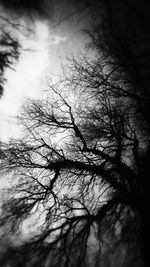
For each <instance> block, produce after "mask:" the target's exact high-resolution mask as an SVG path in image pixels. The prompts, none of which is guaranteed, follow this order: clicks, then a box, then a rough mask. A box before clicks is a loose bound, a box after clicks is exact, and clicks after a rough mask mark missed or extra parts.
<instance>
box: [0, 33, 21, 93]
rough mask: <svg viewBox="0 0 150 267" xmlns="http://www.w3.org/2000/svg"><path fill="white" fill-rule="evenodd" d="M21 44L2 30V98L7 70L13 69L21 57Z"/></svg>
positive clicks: (0, 44) (0, 70)
mask: <svg viewBox="0 0 150 267" xmlns="http://www.w3.org/2000/svg"><path fill="white" fill-rule="evenodd" d="M19 47H20V45H19V43H18V41H17V39H15V38H14V37H12V36H11V35H10V34H9V32H7V31H5V30H4V29H0V96H1V95H2V94H3V89H4V82H5V77H4V74H5V70H6V69H7V68H12V67H13V64H14V62H15V61H16V60H17V59H18V57H19Z"/></svg>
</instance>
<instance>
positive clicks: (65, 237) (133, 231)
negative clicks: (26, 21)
mask: <svg viewBox="0 0 150 267" xmlns="http://www.w3.org/2000/svg"><path fill="white" fill-rule="evenodd" d="M91 5H92V4H91ZM96 7H97V9H95V7H94V9H93V10H94V20H93V21H94V22H93V24H94V25H93V28H91V30H90V31H88V34H89V35H90V36H91V43H90V44H89V47H88V49H91V50H87V51H88V52H89V51H92V56H90V53H89V56H88V54H86V55H85V56H84V55H83V56H81V58H80V59H79V58H78V59H75V58H73V59H72V60H71V62H70V64H69V68H68V70H67V71H66V72H65V73H64V78H63V79H61V81H60V82H58V83H56V84H52V82H49V84H48V85H47V87H48V88H47V91H48V92H47V96H45V98H44V99H43V100H29V101H28V102H27V103H26V105H25V106H24V109H23V112H22V115H21V117H20V122H21V123H22V125H23V126H24V135H23V137H22V138H21V139H20V140H12V141H11V142H10V143H9V145H7V144H3V157H2V159H1V168H4V169H5V170H8V171H9V172H11V175H12V177H13V179H12V181H14V183H13V185H12V189H13V190H12V191H11V192H9V198H8V200H7V201H6V202H5V203H4V204H3V206H2V216H1V219H0V223H1V225H5V226H7V227H8V229H10V231H11V232H12V233H15V232H17V231H18V229H19V230H20V229H21V227H22V225H24V223H25V222H26V223H27V222H29V221H30V220H31V222H32V225H33V226H32V231H31V232H30V235H29V236H27V237H26V238H24V240H23V241H22V243H21V244H19V245H16V246H12V247H11V248H9V249H8V250H6V252H5V253H3V255H2V257H1V262H2V264H5V263H6V257H7V259H8V261H9V263H10V264H12V262H14V261H13V260H14V259H15V261H16V263H15V264H16V266H109V265H110V262H111V265H112V266H131V265H132V266H136V267H137V266H139V267H141V266H144V264H145V266H149V255H148V252H149V249H148V245H147V241H148V240H149V239H148V237H149V218H148V215H147V213H148V208H147V206H148V203H149V186H148V177H149V173H150V164H149V159H150V156H149V154H150V145H149V137H150V136H149V126H150V120H149V112H148V111H149V91H148V88H149V47H150V46H149V45H148V44H149V40H150V39H149V27H148V25H149V23H148V22H149V17H148V14H149V13H148V8H149V6H148V5H147V6H144V5H143V4H142V3H141V1H133V2H132V3H130V2H129V1H125V0H122V1H115V3H114V1H111V0H110V1H104V2H103V1H101V3H100V6H98V3H96ZM118 9H119V11H120V12H119V13H117V10H118ZM95 14H96V15H95ZM98 16H99V17H100V23H99V18H98ZM24 228H25V227H24ZM23 231H25V229H22V233H23ZM10 252H11V253H10ZM3 266H5V265H3Z"/></svg>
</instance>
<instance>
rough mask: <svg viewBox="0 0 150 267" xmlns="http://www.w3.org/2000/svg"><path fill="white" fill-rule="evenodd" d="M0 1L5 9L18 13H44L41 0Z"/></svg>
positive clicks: (42, 14)
mask: <svg viewBox="0 0 150 267" xmlns="http://www.w3.org/2000/svg"><path fill="white" fill-rule="evenodd" d="M0 3H1V5H2V6H3V7H4V8H5V9H6V10H8V11H11V12H12V11H13V12H15V13H17V14H20V15H32V14H34V15H36V14H38V15H40V16H44V15H46V14H45V11H44V1H41V0H21V1H20V0H0Z"/></svg>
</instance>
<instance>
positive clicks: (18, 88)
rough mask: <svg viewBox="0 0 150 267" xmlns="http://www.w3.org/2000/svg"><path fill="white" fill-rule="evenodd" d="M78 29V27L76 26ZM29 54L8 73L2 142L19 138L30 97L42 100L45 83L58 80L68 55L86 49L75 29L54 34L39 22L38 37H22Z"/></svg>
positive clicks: (0, 117) (0, 105) (0, 118)
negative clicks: (19, 120)
mask: <svg viewBox="0 0 150 267" xmlns="http://www.w3.org/2000/svg"><path fill="white" fill-rule="evenodd" d="M76 26H77V25H76ZM21 38H22V44H23V46H24V47H25V48H29V49H30V51H27V50H25V51H24V52H23V53H22V54H21V56H20V60H19V62H18V64H17V65H16V68H15V71H12V70H8V71H7V73H6V77H7V83H6V86H5V88H4V95H3V96H2V98H1V99H0V125H1V127H0V140H2V141H8V140H9V138H11V137H17V136H19V133H20V129H19V127H18V126H16V119H15V118H14V117H15V116H16V115H18V113H19V109H20V107H21V104H22V103H23V102H24V101H25V98H26V97H35V98H36V97H39V96H40V95H41V90H42V87H43V86H42V81H44V78H45V77H46V76H47V75H50V76H51V77H52V78H56V77H57V76H55V75H59V74H60V73H61V67H60V65H61V62H62V60H63V58H65V56H66V54H67V53H69V52H72V51H74V52H75V51H76V50H78V49H82V46H83V42H82V41H81V38H82V37H81V34H79V32H78V31H77V29H75V31H74V32H73V31H72V28H70V29H69V28H67V27H66V28H63V30H62V31H61V30H60V31H54V30H52V29H51V28H50V26H49V24H48V23H47V22H42V21H36V23H35V34H34V36H33V35H32V36H28V37H25V36H24V37H23V36H22V37H21Z"/></svg>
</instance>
